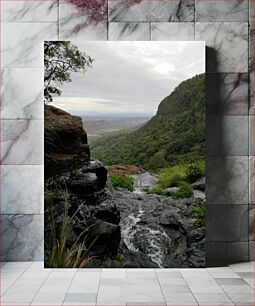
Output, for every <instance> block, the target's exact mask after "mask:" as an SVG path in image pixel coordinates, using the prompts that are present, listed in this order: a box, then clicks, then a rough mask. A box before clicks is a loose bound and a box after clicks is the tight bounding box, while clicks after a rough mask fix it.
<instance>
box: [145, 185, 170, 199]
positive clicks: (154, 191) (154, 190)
mask: <svg viewBox="0 0 255 306" xmlns="http://www.w3.org/2000/svg"><path fill="white" fill-rule="evenodd" d="M147 193H148V194H157V195H162V196H167V192H166V191H165V190H164V189H163V188H161V187H160V186H157V185H156V186H153V187H152V188H150V189H149V191H148V192H147Z"/></svg>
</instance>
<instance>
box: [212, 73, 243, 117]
mask: <svg viewBox="0 0 255 306" xmlns="http://www.w3.org/2000/svg"><path fill="white" fill-rule="evenodd" d="M206 115H207V116H208V115H221V116H227V115H248V74H247V73H208V74H207V75H206Z"/></svg>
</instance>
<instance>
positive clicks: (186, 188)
mask: <svg viewBox="0 0 255 306" xmlns="http://www.w3.org/2000/svg"><path fill="white" fill-rule="evenodd" d="M192 196H193V188H192V186H191V185H190V184H187V183H183V184H182V185H180V187H179V189H178V190H177V191H176V192H175V193H174V194H173V199H174V200H178V199H185V198H190V197H192Z"/></svg>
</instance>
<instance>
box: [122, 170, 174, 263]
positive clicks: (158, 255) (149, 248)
mask: <svg viewBox="0 0 255 306" xmlns="http://www.w3.org/2000/svg"><path fill="white" fill-rule="evenodd" d="M134 179H135V180H134V193H136V194H140V195H142V194H144V193H145V191H146V190H148V188H150V187H151V186H152V185H154V184H155V181H156V178H155V177H154V176H152V175H151V174H149V173H143V174H138V175H136V176H134ZM155 205H158V203H155ZM142 206H143V207H142ZM146 208H147V207H146V203H145V204H144V203H143V205H142V204H141V203H139V205H137V206H133V211H132V213H130V214H129V215H128V216H126V217H125V218H122V220H121V224H120V225H121V234H122V237H123V240H124V242H125V244H126V246H127V247H128V249H129V250H131V251H133V252H139V251H140V252H144V253H146V255H147V256H148V257H149V258H150V259H151V261H153V262H155V263H156V264H157V265H158V267H160V268H163V267H164V265H163V261H164V256H165V255H164V254H165V252H164V251H165V250H164V249H163V246H164V245H166V244H170V243H171V239H170V238H169V237H168V235H167V234H166V233H165V231H164V230H163V229H162V228H160V229H156V228H155V229H154V228H153V227H148V223H144V222H140V221H141V220H142V219H143V217H144V216H145V215H149V214H151V213H152V212H153V211H154V210H155V207H154V208H153V209H151V206H150V208H149V207H148V210H147V209H146ZM139 246H140V247H141V248H139Z"/></svg>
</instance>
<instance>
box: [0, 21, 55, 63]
mask: <svg viewBox="0 0 255 306" xmlns="http://www.w3.org/2000/svg"><path fill="white" fill-rule="evenodd" d="M1 30H2V54H1V55H2V68H6V67H12V68H17V67H19V68H24V67H41V68H43V40H54V39H57V38H58V36H57V32H58V27H57V23H46V22H44V23H40V22H31V23H29V22H6V23H2V26H1ZM14 33H15V34H14Z"/></svg>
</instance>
